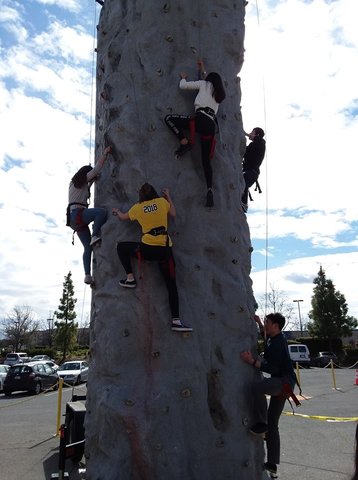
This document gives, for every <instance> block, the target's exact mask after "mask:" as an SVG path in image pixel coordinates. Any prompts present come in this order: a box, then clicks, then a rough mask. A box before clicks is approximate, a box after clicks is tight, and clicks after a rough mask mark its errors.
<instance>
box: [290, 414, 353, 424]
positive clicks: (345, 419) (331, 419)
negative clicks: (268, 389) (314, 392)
mask: <svg viewBox="0 0 358 480" xmlns="http://www.w3.org/2000/svg"><path fill="white" fill-rule="evenodd" d="M282 413H283V415H291V416H294V417H302V418H311V419H312V420H321V421H323V422H336V423H345V422H358V417H326V416H323V415H306V414H304V413H292V412H282Z"/></svg>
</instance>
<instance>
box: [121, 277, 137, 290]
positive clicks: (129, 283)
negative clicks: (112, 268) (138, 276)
mask: <svg viewBox="0 0 358 480" xmlns="http://www.w3.org/2000/svg"><path fill="white" fill-rule="evenodd" d="M119 285H120V286H121V287H124V288H135V287H136V286H137V282H136V281H135V280H127V279H124V280H119Z"/></svg>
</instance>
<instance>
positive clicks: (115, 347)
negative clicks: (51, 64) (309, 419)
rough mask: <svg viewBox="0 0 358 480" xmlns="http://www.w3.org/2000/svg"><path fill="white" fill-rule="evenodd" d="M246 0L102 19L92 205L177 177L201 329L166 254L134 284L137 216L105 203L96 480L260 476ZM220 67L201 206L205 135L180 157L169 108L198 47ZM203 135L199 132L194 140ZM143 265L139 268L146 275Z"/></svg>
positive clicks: (119, 0)
mask: <svg viewBox="0 0 358 480" xmlns="http://www.w3.org/2000/svg"><path fill="white" fill-rule="evenodd" d="M244 3H246V2H244V1H243V0H237V1H231V0H207V1H206V2H199V1H198V2H193V1H192V0H180V1H167V2H164V1H162V2H161V1H154V0H128V1H127V0H105V4H104V7H103V8H102V11H101V16H100V21H99V25H98V43H97V110H96V151H97V155H100V154H101V152H102V151H103V149H104V148H105V147H106V146H107V145H113V153H112V155H111V156H110V157H109V159H108V161H107V163H106V164H105V166H104V168H103V170H102V173H101V178H100V179H99V181H98V182H97V186H96V192H95V205H96V206H101V207H107V208H108V209H109V210H110V209H111V208H112V207H114V206H115V207H119V208H121V209H122V210H124V211H127V210H128V209H129V208H130V207H131V206H132V205H133V204H134V203H135V202H137V201H138V190H139V188H140V186H141V185H142V184H143V183H144V182H146V181H148V182H149V183H152V184H153V185H154V186H155V188H156V189H157V190H158V191H161V190H162V189H163V188H165V187H168V188H169V189H170V192H171V194H172V198H173V201H174V203H175V205H176V208H177V217H176V218H175V220H174V221H172V222H171V224H170V227H169V231H170V234H171V236H172V239H173V242H174V255H175V259H176V265H177V282H178V290H179V299H180V310H181V319H182V321H183V322H184V323H186V324H189V325H191V326H193V328H194V331H193V333H175V332H172V331H171V330H170V323H171V318H170V311H169V306H168V301H167V292H166V289H165V286H164V283H163V281H162V279H161V277H160V275H159V272H158V271H157V266H156V265H155V264H151V263H150V262H146V263H144V264H142V265H141V269H140V272H138V268H137V262H136V261H135V262H134V264H135V269H134V273H135V275H136V278H137V280H138V286H137V288H136V289H135V290H130V289H123V288H121V287H120V286H119V285H118V281H119V280H120V278H124V271H123V270H122V267H121V265H120V263H119V260H118V257H117V253H116V243H117V242H118V241H124V240H139V239H140V229H139V226H138V224H131V223H126V222H120V221H119V220H118V219H117V218H116V217H113V216H110V218H109V220H108V222H107V223H106V224H105V226H104V227H103V229H102V245H101V246H100V247H98V248H95V251H94V261H93V263H94V276H95V281H96V289H95V290H94V291H93V296H92V315H91V354H92V367H91V376H90V380H89V382H88V403H87V416H86V439H87V444H86V456H87V476H86V478H88V479H90V480H119V479H128V480H129V479H134V480H137V479H140V480H168V479H171V480H182V479H186V480H189V479H193V480H194V479H195V480H202V479H205V480H211V479H212V480H218V479H240V480H253V479H257V478H261V475H262V470H261V465H262V460H263V459H262V454H263V450H262V448H263V447H262V442H260V441H257V440H255V439H253V438H252V437H250V435H249V433H248V423H249V422H250V421H251V417H250V397H249V395H248V391H247V383H248V382H249V381H250V380H252V379H253V375H254V374H255V373H254V372H253V369H251V368H250V367H248V366H247V365H244V364H243V363H242V362H241V361H240V359H239V352H240V351H241V350H244V349H247V348H251V347H252V346H254V345H255V342H256V329H255V328H254V324H253V321H252V320H250V314H251V313H253V312H254V303H255V300H254V297H253V293H252V285H251V281H250V278H249V274H250V268H251V260H250V254H251V243H250V234H249V229H248V225H247V222H246V217H245V215H244V214H243V212H242V210H241V202H240V197H241V192H242V190H243V179H242V174H241V157H242V154H243V152H244V148H245V138H244V134H243V126H242V119H241V113H240V95H241V94H240V79H239V77H238V72H239V71H240V68H241V66H242V62H243V51H244V47H243V42H244V13H245V12H244ZM198 57H202V58H203V59H204V62H205V66H206V71H207V72H210V71H217V72H219V73H220V74H221V76H222V78H223V80H224V84H225V89H226V93H227V97H226V99H225V101H224V102H223V103H222V104H221V106H220V110H219V115H218V121H219V126H220V133H219V134H218V136H217V140H218V144H217V148H216V152H215V157H214V159H213V161H212V165H213V170H214V199H215V207H214V208H213V209H210V210H209V209H206V208H205V207H204V203H205V195H206V186H205V180H204V175H203V171H202V167H201V161H200V147H199V145H196V146H195V148H194V149H193V150H192V151H191V152H190V153H188V154H186V155H185V156H184V157H183V158H181V159H180V160H177V159H175V156H174V151H175V149H176V148H177V146H178V144H177V140H176V139H175V137H174V136H173V134H172V133H171V132H170V131H169V130H168V129H167V127H166V125H165V124H164V121H163V119H164V117H165V115H166V114H168V113H170V112H174V113H182V114H190V113H193V100H194V97H195V93H193V92H183V91H180V90H179V88H178V82H179V73H180V72H182V71H185V72H187V73H188V75H189V79H194V80H196V79H197V76H198V72H197V65H196V60H197V58H198ZM197 143H198V142H197ZM140 277H141V278H140Z"/></svg>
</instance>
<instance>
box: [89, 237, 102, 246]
mask: <svg viewBox="0 0 358 480" xmlns="http://www.w3.org/2000/svg"><path fill="white" fill-rule="evenodd" d="M100 240H101V237H96V235H93V237H92V239H91V243H90V245H91V247H92V246H93V245H94V244H95V243H98V242H99V241H100Z"/></svg>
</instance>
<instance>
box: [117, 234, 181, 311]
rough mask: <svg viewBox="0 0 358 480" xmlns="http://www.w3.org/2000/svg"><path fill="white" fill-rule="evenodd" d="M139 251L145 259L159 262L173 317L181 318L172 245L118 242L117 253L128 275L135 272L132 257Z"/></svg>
mask: <svg viewBox="0 0 358 480" xmlns="http://www.w3.org/2000/svg"><path fill="white" fill-rule="evenodd" d="M138 251H139V252H140V254H141V256H142V258H143V259H144V260H152V261H155V262H158V266H159V270H160V273H161V274H162V277H163V279H164V282H165V285H166V287H167V290H168V297H169V307H170V311H171V314H172V318H179V298H178V290H177V284H176V279H175V262H174V257H173V253H172V249H171V247H160V246H153V245H147V244H145V243H139V242H119V243H118V244H117V253H118V257H119V259H120V261H121V263H122V265H123V268H124V270H125V271H126V274H127V275H128V274H129V273H133V270H132V262H131V257H135V256H136V254H137V252H138Z"/></svg>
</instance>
